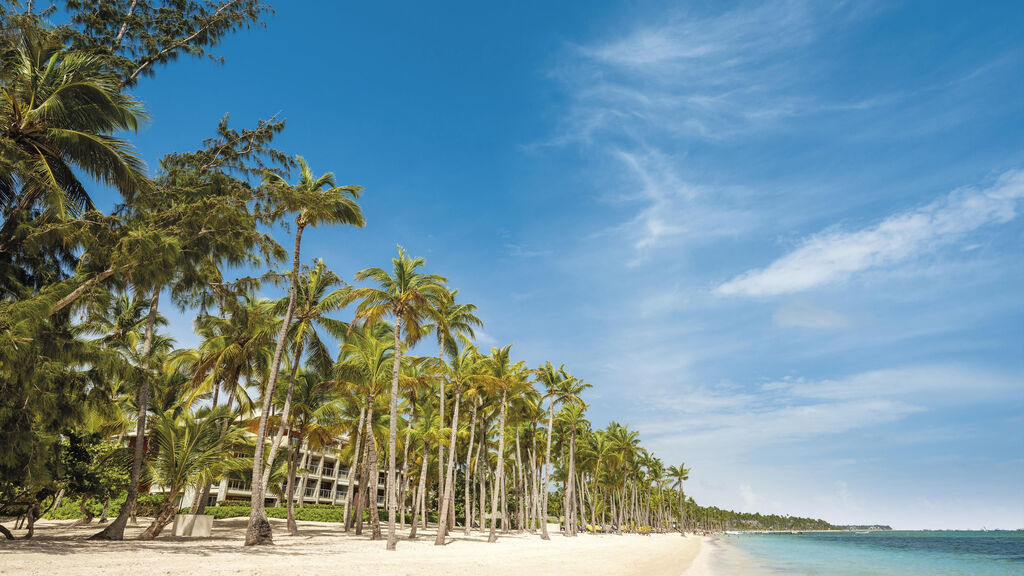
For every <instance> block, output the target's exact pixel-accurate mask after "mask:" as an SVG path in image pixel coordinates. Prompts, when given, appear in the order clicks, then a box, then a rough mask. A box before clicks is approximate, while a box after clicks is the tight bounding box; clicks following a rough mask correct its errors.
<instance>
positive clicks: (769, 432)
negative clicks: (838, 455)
mask: <svg viewBox="0 0 1024 576" xmlns="http://www.w3.org/2000/svg"><path fill="white" fill-rule="evenodd" d="M1022 384H1024V382H1022V381H1021V379H1020V378H1019V377H1014V376H1009V375H1005V374H1001V373H995V372H990V371H986V370H979V369H975V368H971V367H966V366H961V365H924V366H910V367H903V368H892V369H882V370H873V371H867V372H861V373H857V374H853V375H850V376H848V377H845V378H838V379H826V380H808V379H803V378H785V379H781V380H775V381H771V382H765V383H762V384H761V385H760V386H757V387H744V386H739V385H736V384H731V383H720V384H717V385H712V386H708V385H699V386H680V387H678V388H677V389H676V390H674V391H669V392H665V393H663V394H652V395H649V401H650V405H651V407H652V408H653V409H655V410H656V411H658V412H663V413H665V414H666V415H668V416H669V417H668V418H667V419H665V420H663V421H660V422H659V421H657V420H654V419H652V420H651V421H649V422H648V423H646V424H645V425H643V426H642V427H641V429H642V431H643V432H644V434H645V435H649V436H652V437H653V438H655V442H657V443H658V444H659V445H661V444H665V445H673V444H680V445H683V446H687V447H694V446H701V447H700V448H699V449H700V450H702V451H703V450H705V449H710V450H712V451H715V450H724V451H729V452H737V451H738V452H746V451H751V450H756V449H757V448H759V447H763V446H771V445H776V444H782V443H787V442H795V441H807V440H812V439H816V438H818V437H820V436H823V435H836V434H844V433H847V432H851V431H854V430H862V429H868V428H871V427H873V426H877V425H880V424H885V423H890V422H896V421H899V420H902V419H904V418H906V417H908V416H910V415H913V414H917V413H920V412H924V411H927V410H930V409H933V408H935V407H937V406H939V405H954V404H955V405H960V404H972V403H979V402H990V401H995V400H998V399H999V398H1002V397H1005V395H1006V394H1007V393H1009V392H1012V391H1014V390H1017V389H1019V388H1020V386H1021V385H1022ZM705 444H706V446H704V445H705ZM709 447H710V448H709ZM670 450H672V451H677V450H679V446H674V447H673V448H671V449H670Z"/></svg>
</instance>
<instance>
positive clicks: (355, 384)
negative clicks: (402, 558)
mask: <svg viewBox="0 0 1024 576" xmlns="http://www.w3.org/2000/svg"><path fill="white" fill-rule="evenodd" d="M391 332H392V329H391V327H390V326H388V325H387V324H385V323H383V322H380V323H377V324H375V325H373V326H370V327H367V328H359V327H357V326H352V327H351V328H350V330H349V334H348V336H347V337H346V339H345V343H344V344H342V346H341V352H340V354H339V357H338V362H337V364H336V366H335V372H336V379H337V381H338V383H339V384H341V385H343V386H345V387H346V388H347V389H349V390H351V391H353V392H354V393H355V397H356V398H357V403H360V404H361V406H360V418H359V424H358V426H357V427H356V430H355V450H354V452H353V456H352V465H351V466H350V467H349V474H348V485H349V494H348V496H347V497H346V499H345V512H344V516H345V527H344V530H345V531H348V527H349V522H350V517H349V505H350V503H351V502H352V499H353V498H354V497H355V491H354V490H353V488H354V486H355V482H354V480H355V476H356V474H357V473H358V470H359V468H358V465H359V460H360V458H361V452H360V448H361V446H360V444H361V442H362V443H364V444H368V443H373V442H375V440H374V438H373V436H372V434H366V433H365V431H366V430H372V427H373V422H374V414H375V411H376V404H377V398H378V396H380V395H382V394H383V393H384V391H385V390H386V386H387V382H388V379H389V376H390V375H391V374H390V370H391V368H392V362H393V358H394V348H393V346H394V344H393V341H394V338H393V337H392V334H391ZM363 448H365V446H363ZM373 452H374V453H376V450H374V451H373ZM364 468H365V466H364ZM376 474H377V473H376V470H374V471H373V476H374V479H375V478H376ZM359 476H360V478H359V480H360V484H361V488H365V487H366V484H367V482H368V481H369V480H370V479H369V478H368V474H359ZM364 495H365V494H364V493H360V499H359V500H358V501H357V502H356V517H358V518H360V519H361V518H362V508H361V504H360V503H361V502H362V496H364ZM373 496H374V498H373V499H372V502H373V503H374V506H376V494H373ZM374 517H375V516H374ZM360 522H361V520H360ZM360 526H361V524H360ZM359 530H361V528H359Z"/></svg>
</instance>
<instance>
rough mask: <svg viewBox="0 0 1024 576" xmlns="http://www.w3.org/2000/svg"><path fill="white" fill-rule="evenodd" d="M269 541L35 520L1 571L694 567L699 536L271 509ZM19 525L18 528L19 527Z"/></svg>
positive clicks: (491, 575)
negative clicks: (444, 535) (543, 535)
mask: <svg viewBox="0 0 1024 576" xmlns="http://www.w3.org/2000/svg"><path fill="white" fill-rule="evenodd" d="M271 522H272V523H273V525H274V537H275V545H274V546H267V547H258V548H245V547H243V546H242V542H243V540H244V534H245V524H246V519H245V518H234V519H230V520H217V521H215V522H214V528H213V536H212V537H211V538H204V539H189V538H174V537H171V536H168V535H167V533H166V531H165V534H164V535H162V536H161V537H160V538H158V539H156V540H155V541H150V542H140V541H134V540H126V541H124V542H90V541H87V540H86V537H87V536H89V535H90V534H93V533H95V532H97V531H98V530H99V528H98V527H97V525H96V524H95V523H93V524H92V525H88V526H82V527H74V528H72V527H70V525H71V524H72V522H71V521H40V522H39V523H37V524H36V535H35V537H34V538H33V539H31V540H16V541H0V574H18V575H19V576H22V575H26V574H47V575H56V574H113V575H132V576H141V575H152V574H204V575H207V574H296V575H302V576H312V575H318V574H341V573H352V574H388V575H410V576H419V575H423V576H427V575H429V576H442V575H466V576H469V575H472V576H480V575H481V574H486V575H487V576H504V575H508V576H528V575H535V574H560V575H564V574H583V575H585V576H603V575H608V576H612V575H614V576H630V575H633V574H635V575H644V576H659V575H662V574H665V575H671V576H680V575H682V574H683V573H684V572H687V574H688V576H699V575H700V574H703V573H706V572H705V570H703V569H698V567H696V566H695V567H694V570H689V571H688V569H689V568H690V566H691V564H693V563H694V559H695V558H697V556H698V554H699V553H700V551H701V542H702V541H703V538H701V537H698V536H689V537H686V538H684V537H682V536H680V535H679V534H656V535H652V536H639V535H636V534H627V535H624V536H614V535H601V536H593V535H589V534H583V535H580V536H579V537H577V538H565V537H563V536H561V535H560V534H552V536H551V541H549V542H544V541H542V540H541V539H540V536H537V535H532V534H521V535H516V534H509V535H504V536H501V537H500V539H499V541H498V543H496V544H488V543H487V537H486V534H484V535H481V534H479V533H474V535H473V536H471V537H465V536H463V535H462V532H461V531H458V532H457V533H456V534H455V535H454V539H453V540H451V541H450V543H449V544H448V545H447V546H444V547H440V546H434V545H433V542H434V535H433V531H432V530H428V531H426V532H421V533H420V534H421V537H420V538H417V539H416V540H407V539H404V536H405V535H406V534H407V531H403V532H400V535H401V536H403V539H400V540H399V542H398V551H396V552H388V551H386V550H385V549H384V542H383V541H379V542H371V541H370V540H369V538H368V537H367V536H366V535H364V536H362V537H357V536H354V535H346V534H344V533H342V532H341V530H340V528H339V527H338V525H337V524H329V523H320V522H299V530H300V535H299V536H287V535H285V527H284V521H283V520H275V519H272V520H271ZM146 525H147V522H146V521H145V520H144V519H142V518H140V519H139V526H138V527H133V526H129V527H128V529H127V531H126V533H125V536H126V537H127V538H132V537H134V536H136V535H137V534H139V533H141V532H142V530H143V528H144V527H145V526H146ZM20 534H21V532H18V533H16V535H20Z"/></svg>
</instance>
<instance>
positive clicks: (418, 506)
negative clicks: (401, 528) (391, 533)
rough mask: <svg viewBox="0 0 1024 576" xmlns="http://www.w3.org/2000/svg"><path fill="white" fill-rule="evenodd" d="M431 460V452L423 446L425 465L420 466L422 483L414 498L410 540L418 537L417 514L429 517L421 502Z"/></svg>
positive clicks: (425, 488)
mask: <svg viewBox="0 0 1024 576" xmlns="http://www.w3.org/2000/svg"><path fill="white" fill-rule="evenodd" d="M429 460H430V450H427V445H426V444H425V443H424V445H423V464H422V465H421V466H420V483H419V486H418V487H417V488H416V496H415V497H414V498H413V503H412V528H410V529H409V538H415V537H416V514H417V513H419V514H422V515H423V516H424V517H425V516H426V515H427V511H426V510H424V509H423V506H422V505H421V504H420V500H422V499H423V493H424V492H425V491H426V490H427V472H428V468H427V464H428V461H429Z"/></svg>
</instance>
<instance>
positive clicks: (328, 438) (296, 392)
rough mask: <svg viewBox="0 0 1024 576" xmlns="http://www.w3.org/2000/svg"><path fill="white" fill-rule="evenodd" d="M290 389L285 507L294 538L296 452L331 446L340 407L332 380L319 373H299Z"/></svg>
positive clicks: (295, 527) (304, 371)
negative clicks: (290, 444)
mask: <svg viewBox="0 0 1024 576" xmlns="http://www.w3.org/2000/svg"><path fill="white" fill-rule="evenodd" d="M292 389H293V394H292V398H291V414H290V420H289V423H288V438H289V441H290V442H294V444H293V448H292V449H291V450H290V452H289V455H288V459H287V460H288V478H287V484H286V488H285V501H286V504H285V505H286V507H287V510H288V514H287V521H288V532H289V533H290V534H291V535H292V536H295V535H297V534H298V533H299V528H298V525H296V524H295V474H296V471H297V470H298V465H299V458H298V454H299V449H300V447H302V446H303V445H308V447H309V449H310V450H322V449H323V448H324V446H327V445H329V444H332V443H333V442H334V439H335V438H337V437H338V434H339V432H340V430H339V428H340V425H339V424H340V420H341V414H340V412H341V407H340V405H339V400H340V389H339V387H338V386H337V385H336V383H335V382H334V381H333V380H325V379H324V377H323V375H322V372H320V371H317V370H303V371H300V372H298V374H296V375H295V384H294V386H293V387H292ZM285 401H287V400H285ZM282 404H283V402H282ZM282 418H284V415H283V413H282ZM304 490H305V487H304V486H303V491H304Z"/></svg>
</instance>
